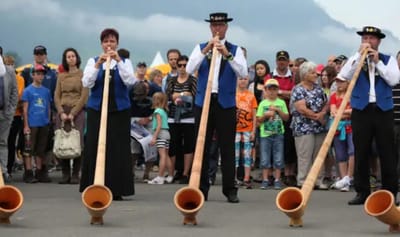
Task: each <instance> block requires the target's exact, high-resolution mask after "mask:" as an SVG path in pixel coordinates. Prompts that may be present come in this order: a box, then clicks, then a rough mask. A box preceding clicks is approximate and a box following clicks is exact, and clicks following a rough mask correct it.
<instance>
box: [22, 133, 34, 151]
mask: <svg viewBox="0 0 400 237" xmlns="http://www.w3.org/2000/svg"><path fill="white" fill-rule="evenodd" d="M24 145H25V149H24V151H25V153H26V154H27V155H28V154H30V153H31V151H32V142H31V134H30V133H26V134H25V144H24Z"/></svg>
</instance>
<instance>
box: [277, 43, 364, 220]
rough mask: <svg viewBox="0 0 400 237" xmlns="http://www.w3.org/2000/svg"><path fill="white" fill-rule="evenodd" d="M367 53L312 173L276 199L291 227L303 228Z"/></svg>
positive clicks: (352, 80) (345, 96)
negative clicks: (314, 191)
mask: <svg viewBox="0 0 400 237" xmlns="http://www.w3.org/2000/svg"><path fill="white" fill-rule="evenodd" d="M367 53H368V50H364V51H363V53H362V55H361V59H360V62H359V64H358V65H357V68H356V71H355V72H354V75H353V78H352V79H351V81H350V84H349V86H348V88H347V91H346V93H345V95H344V98H343V101H342V104H341V105H340V106H339V109H338V112H337V115H336V116H335V118H334V120H333V123H332V125H331V127H330V128H329V131H328V133H327V135H326V137H325V140H324V142H323V143H322V145H321V148H320V150H319V152H318V154H317V157H316V158H315V160H314V163H313V165H312V167H311V169H310V171H309V172H308V175H307V177H306V180H305V181H304V184H303V186H302V187H301V190H300V189H299V188H296V187H288V188H285V189H283V190H282V191H280V192H279V193H278V195H277V197H276V206H277V207H278V209H279V210H281V211H282V212H284V213H285V214H286V215H287V216H289V218H290V222H289V226H303V220H302V216H303V214H304V210H305V208H306V207H307V203H308V200H309V198H310V196H311V192H312V190H313V188H314V185H315V182H316V179H317V178H318V174H319V172H320V170H321V167H322V165H323V164H324V161H325V157H326V155H327V153H328V150H329V148H330V146H331V144H332V140H333V138H334V136H335V133H336V129H337V126H338V124H339V121H340V119H341V117H342V114H343V111H344V110H345V107H346V104H347V103H348V101H349V100H350V96H351V93H352V91H353V88H354V86H355V84H356V82H357V79H358V75H359V74H360V71H361V68H362V66H363V64H364V60H365V58H366V56H367Z"/></svg>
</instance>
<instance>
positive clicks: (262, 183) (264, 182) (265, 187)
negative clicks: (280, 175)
mask: <svg viewBox="0 0 400 237" xmlns="http://www.w3.org/2000/svg"><path fill="white" fill-rule="evenodd" d="M268 187H269V181H268V180H263V181H262V182H261V186H260V188H261V189H268Z"/></svg>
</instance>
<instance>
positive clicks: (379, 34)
mask: <svg viewBox="0 0 400 237" xmlns="http://www.w3.org/2000/svg"><path fill="white" fill-rule="evenodd" d="M357 34H358V35H360V36H363V35H375V36H377V37H378V38H379V39H383V38H385V37H386V35H385V34H383V33H374V32H364V31H357Z"/></svg>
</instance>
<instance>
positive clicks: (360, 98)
mask: <svg viewBox="0 0 400 237" xmlns="http://www.w3.org/2000/svg"><path fill="white" fill-rule="evenodd" d="M389 58H390V56H388V55H384V54H381V53H379V59H380V60H381V61H382V62H383V64H385V65H387V63H388V62H389ZM375 72H376V73H375V95H376V104H377V106H378V107H379V108H380V109H381V110H382V111H387V110H390V109H393V96H392V87H391V86H390V85H388V84H387V83H386V81H385V80H384V79H383V78H382V77H381V76H380V75H379V74H378V73H377V70H375ZM369 88H370V82H369V75H368V65H367V64H366V63H364V66H363V69H361V72H360V75H359V76H358V80H357V82H356V85H355V86H354V89H353V92H352V94H351V102H350V103H351V107H352V108H354V109H358V110H363V109H364V108H365V107H366V106H367V105H368V103H369Z"/></svg>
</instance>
